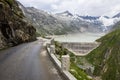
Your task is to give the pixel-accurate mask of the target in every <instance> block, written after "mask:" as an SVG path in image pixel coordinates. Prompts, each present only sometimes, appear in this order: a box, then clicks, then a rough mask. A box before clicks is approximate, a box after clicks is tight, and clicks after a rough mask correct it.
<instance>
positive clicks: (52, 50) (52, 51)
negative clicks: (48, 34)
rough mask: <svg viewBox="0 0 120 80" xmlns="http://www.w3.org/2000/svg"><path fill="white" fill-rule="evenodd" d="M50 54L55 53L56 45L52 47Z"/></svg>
mask: <svg viewBox="0 0 120 80" xmlns="http://www.w3.org/2000/svg"><path fill="white" fill-rule="evenodd" d="M50 53H51V54H53V53H55V45H50Z"/></svg>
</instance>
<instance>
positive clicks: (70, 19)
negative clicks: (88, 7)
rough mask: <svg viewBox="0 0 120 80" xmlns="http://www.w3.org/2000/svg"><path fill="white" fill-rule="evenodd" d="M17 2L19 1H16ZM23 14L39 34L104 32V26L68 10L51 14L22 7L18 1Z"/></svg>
mask: <svg viewBox="0 0 120 80" xmlns="http://www.w3.org/2000/svg"><path fill="white" fill-rule="evenodd" d="M18 3H19V2H18ZM19 7H20V8H21V9H22V10H23V12H24V15H25V16H26V17H27V19H28V20H30V22H31V23H32V24H33V25H34V26H35V27H36V30H37V33H39V34H40V35H62V34H69V33H79V32H93V33H98V32H104V31H105V29H106V27H105V26H103V25H102V23H99V22H98V21H96V23H93V22H89V21H86V20H82V19H81V18H80V17H79V16H77V15H73V14H72V13H70V12H69V11H65V12H61V13H57V14H52V13H48V12H45V11H43V10H38V9H36V8H34V7H24V6H23V5H22V4H20V3H19Z"/></svg>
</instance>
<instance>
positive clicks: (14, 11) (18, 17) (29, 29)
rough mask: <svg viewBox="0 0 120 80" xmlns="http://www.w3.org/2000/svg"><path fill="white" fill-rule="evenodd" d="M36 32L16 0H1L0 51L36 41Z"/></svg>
mask: <svg viewBox="0 0 120 80" xmlns="http://www.w3.org/2000/svg"><path fill="white" fill-rule="evenodd" d="M35 32H36V30H35V29H34V27H33V26H32V25H31V24H28V22H27V20H26V19H25V17H24V15H23V13H22V11H21V9H20V8H19V7H18V4H17V3H16V1H15V0H0V49H2V48H5V47H7V46H14V45H17V44H20V43H23V42H28V41H32V40H35V37H36V36H35Z"/></svg>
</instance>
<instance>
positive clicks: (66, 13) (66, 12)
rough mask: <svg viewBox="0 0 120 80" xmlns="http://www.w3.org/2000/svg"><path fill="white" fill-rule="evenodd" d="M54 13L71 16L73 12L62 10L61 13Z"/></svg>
mask: <svg viewBox="0 0 120 80" xmlns="http://www.w3.org/2000/svg"><path fill="white" fill-rule="evenodd" d="M56 15H58V16H67V17H73V14H72V13H70V12H69V11H65V12H62V13H56Z"/></svg>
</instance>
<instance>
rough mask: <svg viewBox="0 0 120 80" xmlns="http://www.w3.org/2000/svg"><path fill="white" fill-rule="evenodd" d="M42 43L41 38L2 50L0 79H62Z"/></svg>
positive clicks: (0, 54)
mask: <svg viewBox="0 0 120 80" xmlns="http://www.w3.org/2000/svg"><path fill="white" fill-rule="evenodd" d="M42 45H43V42H41V41H40V40H39V41H35V42H31V43H25V44H21V45H19V46H16V47H12V48H9V49H7V50H3V51H0V80H62V79H61V77H60V76H59V74H58V72H57V70H56V69H55V67H54V66H53V63H52V62H51V61H50V59H49V57H48V55H47V53H46V51H45V50H44V48H43V46H42Z"/></svg>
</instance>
